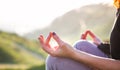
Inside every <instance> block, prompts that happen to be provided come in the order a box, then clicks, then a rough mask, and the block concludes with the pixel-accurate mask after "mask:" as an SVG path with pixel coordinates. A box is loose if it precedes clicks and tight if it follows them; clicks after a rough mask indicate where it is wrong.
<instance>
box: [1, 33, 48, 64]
mask: <svg viewBox="0 0 120 70" xmlns="http://www.w3.org/2000/svg"><path fill="white" fill-rule="evenodd" d="M39 47H40V45H39V43H37V42H35V41H32V40H27V39H25V38H22V37H20V36H18V35H16V34H13V33H7V32H2V31H0V63H17V64H40V63H41V62H43V60H42V59H45V57H46V54H45V53H44V52H43V51H40V48H39ZM32 53H34V55H38V56H40V57H41V58H42V59H40V58H37V57H35V56H33V54H32Z"/></svg>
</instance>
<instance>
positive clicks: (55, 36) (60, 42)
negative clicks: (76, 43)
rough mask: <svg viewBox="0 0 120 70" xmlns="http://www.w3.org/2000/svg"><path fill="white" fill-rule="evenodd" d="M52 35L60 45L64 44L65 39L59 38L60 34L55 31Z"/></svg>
mask: <svg viewBox="0 0 120 70" xmlns="http://www.w3.org/2000/svg"><path fill="white" fill-rule="evenodd" d="M52 36H53V39H54V40H55V41H56V42H57V43H58V45H62V44H63V41H62V40H61V39H60V38H59V36H58V35H57V34H56V33H55V32H53V33H52Z"/></svg>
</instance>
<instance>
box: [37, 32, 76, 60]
mask: <svg viewBox="0 0 120 70" xmlns="http://www.w3.org/2000/svg"><path fill="white" fill-rule="evenodd" d="M52 37H53V39H54V40H55V41H56V42H57V43H58V46H56V47H54V48H52V46H51V45H50V44H49V42H50V39H51V38H52ZM39 42H40V44H41V47H42V49H43V50H44V51H46V52H47V53H48V54H50V55H51V56H57V57H68V58H69V57H72V56H71V55H72V54H74V51H75V49H74V48H73V47H72V46H70V45H69V44H68V43H65V42H64V41H62V40H61V39H60V38H59V37H58V36H57V35H56V33H54V32H50V33H49V35H48V37H47V39H46V40H45V39H44V37H43V36H42V35H40V37H39Z"/></svg>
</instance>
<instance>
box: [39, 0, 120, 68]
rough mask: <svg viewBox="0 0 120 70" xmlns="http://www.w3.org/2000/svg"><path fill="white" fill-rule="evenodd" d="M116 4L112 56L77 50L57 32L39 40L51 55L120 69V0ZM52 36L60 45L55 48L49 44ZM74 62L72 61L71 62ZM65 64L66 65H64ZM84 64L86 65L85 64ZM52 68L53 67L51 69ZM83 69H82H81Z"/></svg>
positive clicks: (95, 66)
mask: <svg viewBox="0 0 120 70" xmlns="http://www.w3.org/2000/svg"><path fill="white" fill-rule="evenodd" d="M114 4H115V6H116V7H117V10H118V12H117V18H116V22H115V24H114V26H113V30H112V32H111V38H110V47H111V56H112V58H106V57H105V56H103V57H101V56H97V55H93V54H90V53H87V52H84V51H82V50H77V49H75V48H73V47H71V45H69V44H68V43H66V42H64V41H63V40H61V39H60V38H59V36H58V35H57V34H56V33H54V32H53V33H50V34H49V36H48V38H47V39H46V40H44V37H43V36H42V35H40V37H39V41H40V43H41V45H42V48H43V50H45V51H46V52H47V53H49V54H50V55H51V56H54V57H58V58H65V59H70V60H73V61H76V62H79V63H82V64H85V65H86V66H88V69H89V67H90V68H93V69H100V70H120V43H119V41H120V15H119V8H120V0H114ZM50 37H53V38H54V39H55V41H56V42H57V43H58V45H59V46H57V47H55V48H54V49H52V48H51V46H50V45H49V41H50ZM71 64H72V63H71ZM63 66H64V65H63ZM83 66H84V65H83ZM51 70H52V69H51ZM56 70H57V69H56ZM81 70H82V69H81Z"/></svg>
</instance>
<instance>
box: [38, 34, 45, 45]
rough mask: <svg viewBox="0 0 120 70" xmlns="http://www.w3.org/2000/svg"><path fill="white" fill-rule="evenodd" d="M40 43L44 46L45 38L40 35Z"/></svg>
mask: <svg viewBox="0 0 120 70" xmlns="http://www.w3.org/2000/svg"><path fill="white" fill-rule="evenodd" d="M39 41H40V43H41V44H44V37H43V36H42V35H40V37H39Z"/></svg>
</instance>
